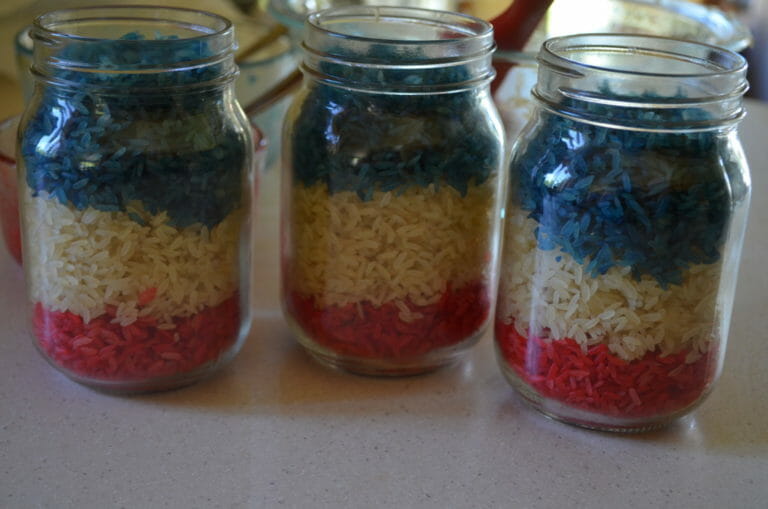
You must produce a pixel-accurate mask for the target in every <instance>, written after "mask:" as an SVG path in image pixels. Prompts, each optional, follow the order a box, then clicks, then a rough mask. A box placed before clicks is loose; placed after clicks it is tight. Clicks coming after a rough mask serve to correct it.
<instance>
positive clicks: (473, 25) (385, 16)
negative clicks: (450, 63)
mask: <svg viewBox="0 0 768 509" xmlns="http://www.w3.org/2000/svg"><path fill="white" fill-rule="evenodd" d="M371 20H373V21H374V22H375V23H377V24H378V23H382V22H390V23H392V22H397V23H402V24H404V25H405V24H411V25H416V24H422V25H425V26H431V27H434V28H445V29H451V34H450V35H453V37H450V36H445V37H441V38H438V37H429V38H418V37H417V36H416V35H415V33H416V32H415V31H403V32H402V33H403V37H392V36H389V37H381V36H379V37H377V36H371V35H366V34H361V33H350V32H349V31H347V32H344V31H340V30H339V29H338V26H339V25H340V24H341V23H350V22H354V21H358V22H369V21H371ZM305 24H306V27H307V31H306V34H305V37H304V46H307V47H313V45H312V44H311V43H310V40H311V33H312V32H315V33H319V34H320V36H321V37H326V38H330V39H331V40H339V41H345V42H360V43H364V44H372V43H375V44H382V45H397V46H400V47H413V48H414V49H418V48H423V47H425V46H434V47H443V48H445V47H450V46H460V45H463V44H466V43H467V42H468V41H470V40H474V41H478V42H479V46H480V47H479V48H478V49H477V52H487V51H492V50H493V49H494V48H495V43H494V41H493V26H492V25H491V24H490V23H488V22H487V21H484V20H482V19H479V18H475V17H473V16H469V15H467V14H462V13H458V12H451V11H442V10H433V9H424V8H420V7H393V6H375V5H351V6H345V7H331V8H328V9H323V10H321V11H317V12H314V13H312V14H310V15H309V16H307V18H306V21H305ZM334 26H335V27H336V29H335V30H334V29H333V28H332V27H334Z"/></svg>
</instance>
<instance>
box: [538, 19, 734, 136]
mask: <svg viewBox="0 0 768 509" xmlns="http://www.w3.org/2000/svg"><path fill="white" fill-rule="evenodd" d="M538 62H539V77H538V81H537V84H536V86H535V87H534V90H533V92H532V95H533V97H534V98H535V99H536V100H537V101H538V102H539V103H540V104H542V105H543V106H544V107H545V108H547V109H549V110H550V111H552V112H555V113H557V114H559V115H563V116H568V117H571V118H574V119H576V120H579V121H585V122H591V123H595V124H600V125H603V126H605V127H618V128H622V129H638V130H653V131H680V130H691V131H695V130H709V129H719V128H721V127H723V126H725V125H729V124H735V123H736V122H738V121H739V120H741V118H743V116H744V107H743V95H744V93H745V92H746V90H747V89H748V87H749V85H748V83H747V79H746V70H747V64H746V60H745V59H744V57H742V56H741V55H739V54H738V53H735V52H733V51H731V50H728V49H725V48H722V47H718V46H713V45H709V44H704V43H698V42H691V41H684V40H679V39H670V38H666V37H658V36H651V35H622V34H578V35H570V36H563V37H556V38H553V39H550V40H548V41H547V42H546V43H545V44H544V45H543V46H542V48H541V50H540V52H539V56H538Z"/></svg>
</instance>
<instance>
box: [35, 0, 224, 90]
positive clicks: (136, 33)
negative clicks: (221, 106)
mask: <svg viewBox="0 0 768 509" xmlns="http://www.w3.org/2000/svg"><path fill="white" fill-rule="evenodd" d="M30 36H31V38H32V40H33V41H34V47H33V65H32V74H33V76H34V77H35V78H36V79H41V80H44V81H47V82H49V83H52V84H55V85H60V86H69V87H73V86H81V85H87V86H94V87H98V88H100V89H111V88H112V89H115V91H116V92H119V90H120V89H124V88H126V87H131V88H134V89H135V88H143V89H145V90H146V91H147V93H153V92H154V91H158V90H165V89H167V88H174V87H176V86H187V87H188V86H209V85H213V86H216V85H219V84H221V83H223V82H229V81H231V80H232V79H234V77H235V76H236V73H237V69H236V67H235V66H234V63H233V53H234V51H235V48H236V44H235V39H234V29H233V26H232V23H231V22H230V21H229V20H228V19H226V18H224V17H222V16H219V15H217V14H213V13H209V12H204V11H197V10H194V9H185V8H176V7H151V6H130V5H121V6H102V7H83V8H74V9H64V10H58V11H51V12H49V13H46V14H43V15H41V16H39V17H38V18H36V19H35V21H34V23H33V25H32V29H31V32H30Z"/></svg>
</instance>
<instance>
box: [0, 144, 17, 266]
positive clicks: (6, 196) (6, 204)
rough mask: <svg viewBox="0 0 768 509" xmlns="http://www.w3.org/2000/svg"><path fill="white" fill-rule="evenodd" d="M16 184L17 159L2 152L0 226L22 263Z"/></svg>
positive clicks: (8, 244)
mask: <svg viewBox="0 0 768 509" xmlns="http://www.w3.org/2000/svg"><path fill="white" fill-rule="evenodd" d="M17 189H18V187H17V184H16V161H14V160H13V159H11V158H10V157H8V156H6V155H4V154H2V153H0V228H2V230H3V239H4V240H5V245H6V247H7V248H8V252H9V253H11V256H13V258H14V259H16V261H17V262H18V263H21V231H20V228H19V196H18V192H17Z"/></svg>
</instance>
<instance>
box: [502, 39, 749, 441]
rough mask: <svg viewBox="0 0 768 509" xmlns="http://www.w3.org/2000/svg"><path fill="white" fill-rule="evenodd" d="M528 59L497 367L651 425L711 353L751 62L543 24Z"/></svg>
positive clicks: (526, 382)
mask: <svg viewBox="0 0 768 509" xmlns="http://www.w3.org/2000/svg"><path fill="white" fill-rule="evenodd" d="M539 62H540V66H539V77H538V82H537V85H536V87H535V89H534V97H535V98H536V99H537V109H536V111H535V113H534V118H533V120H532V122H531V123H530V124H529V125H528V126H527V127H526V129H525V130H524V131H523V133H522V134H521V137H520V139H519V141H518V142H517V144H516V146H515V149H514V153H513V156H512V161H511V165H510V172H511V173H510V182H511V185H510V193H509V199H508V202H507V207H506V224H505V234H504V250H503V255H502V270H501V282H500V287H499V300H498V308H497V314H496V324H495V329H496V330H495V332H496V334H495V336H496V346H497V350H498V354H499V360H500V363H501V366H502V370H503V372H504V374H505V375H506V376H507V378H508V379H509V380H510V382H511V383H512V384H513V386H514V387H515V388H516V389H517V390H518V391H519V392H520V393H521V394H522V395H523V397H524V398H525V399H526V400H528V401H529V402H530V403H531V404H532V405H533V406H534V407H536V408H537V409H539V410H541V411H543V412H544V413H546V414H548V415H551V416H554V417H556V418H558V419H562V420H565V421H568V422H572V423H576V424H580V425H584V426H587V427H594V428H600V429H611V430H623V431H627V430H643V429H649V428H653V427H657V426H661V425H663V424H666V423H667V422H669V421H670V420H672V419H673V418H675V417H677V416H680V415H683V414H685V413H687V412H689V411H690V410H691V409H692V408H694V407H695V406H696V405H697V404H698V403H700V402H701V400H702V399H703V397H704V396H706V394H707V393H708V392H709V391H710V389H711V388H712V385H713V383H714V381H715V380H716V379H717V377H718V375H719V373H720V369H721V367H722V363H723V356H724V353H725V346H726V339H727V334H728V326H729V319H730V315H731V308H732V304H733V294H734V290H735V282H736V273H737V268H738V259H739V254H740V250H741V245H742V240H743V234H744V228H745V225H746V213H747V208H748V202H749V195H750V192H749V173H748V169H747V165H746V161H745V160H744V156H743V153H742V149H741V146H740V144H739V141H738V137H737V132H736V124H737V122H738V121H739V120H740V119H741V117H742V116H743V109H742V94H743V93H744V91H745V89H746V81H745V71H746V64H745V62H744V60H743V58H741V57H740V56H739V55H737V54H735V53H732V52H730V51H728V50H725V49H721V48H717V47H714V46H707V45H702V44H697V43H684V42H681V41H676V40H671V39H663V38H654V37H643V36H619V35H584V36H572V37H563V38H556V39H552V40H550V41H548V42H547V43H545V45H544V47H543V49H542V51H541V54H540V56H539Z"/></svg>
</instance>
